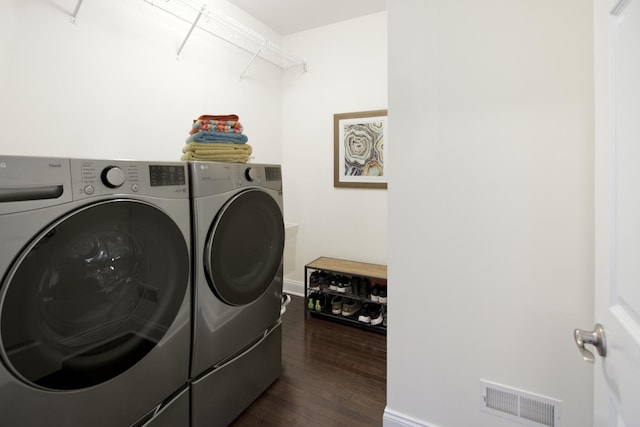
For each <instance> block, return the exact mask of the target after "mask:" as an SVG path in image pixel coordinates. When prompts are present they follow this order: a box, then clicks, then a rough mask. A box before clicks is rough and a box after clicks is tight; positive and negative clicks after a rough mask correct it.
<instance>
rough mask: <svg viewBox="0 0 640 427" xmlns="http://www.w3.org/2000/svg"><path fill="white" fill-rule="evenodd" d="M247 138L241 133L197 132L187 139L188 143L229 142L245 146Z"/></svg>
mask: <svg viewBox="0 0 640 427" xmlns="http://www.w3.org/2000/svg"><path fill="white" fill-rule="evenodd" d="M248 140H249V138H247V135H245V134H243V133H225V132H215V131H199V132H196V133H194V134H193V135H191V136H190V137H189V138H187V144H189V143H190V142H229V143H231V144H245V143H246V142H247V141H248Z"/></svg>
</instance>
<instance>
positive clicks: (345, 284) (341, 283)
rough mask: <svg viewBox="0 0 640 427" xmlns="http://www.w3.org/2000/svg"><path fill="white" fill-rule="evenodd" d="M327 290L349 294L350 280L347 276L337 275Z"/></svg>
mask: <svg viewBox="0 0 640 427" xmlns="http://www.w3.org/2000/svg"><path fill="white" fill-rule="evenodd" d="M329 289H331V290H332V291H336V292H339V293H341V294H345V293H350V292H351V280H350V279H349V278H348V277H347V276H342V275H337V276H333V279H332V280H331V284H330V285H329Z"/></svg>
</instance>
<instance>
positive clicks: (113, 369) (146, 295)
mask: <svg viewBox="0 0 640 427" xmlns="http://www.w3.org/2000/svg"><path fill="white" fill-rule="evenodd" d="M190 233H191V228H190V206H189V197H188V171H187V168H186V164H184V163H177V162H137V161H136V162H134V161H116V160H109V161H107V160H81V159H63V158H43V157H18V156H0V279H1V281H0V360H1V362H2V363H1V364H0V425H3V426H105V427H113V426H131V425H139V426H142V425H150V426H151V425H153V426H188V425H189V392H188V375H189V372H188V369H189V363H190V360H189V358H190V335H191V324H190V310H191V285H190V277H191V276H190V264H191V261H190V244H189V242H190V237H191V236H190Z"/></svg>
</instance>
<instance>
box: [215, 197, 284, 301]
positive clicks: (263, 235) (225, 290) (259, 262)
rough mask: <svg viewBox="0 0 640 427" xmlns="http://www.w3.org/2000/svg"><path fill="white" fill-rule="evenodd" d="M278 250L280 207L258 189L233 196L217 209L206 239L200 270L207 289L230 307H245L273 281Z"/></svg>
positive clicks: (281, 247)
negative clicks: (202, 264)
mask: <svg viewBox="0 0 640 427" xmlns="http://www.w3.org/2000/svg"><path fill="white" fill-rule="evenodd" d="M283 251H284V221H283V219H282V211H281V209H280V206H279V205H278V204H277V203H276V201H275V200H274V199H273V197H271V196H270V195H269V194H267V193H266V192H264V191H261V190H257V189H250V190H246V191H244V192H241V193H238V194H236V195H235V196H234V197H233V198H232V199H231V200H229V201H228V202H227V203H226V205H225V206H224V207H223V208H222V209H221V210H220V212H219V213H218V215H217V216H216V218H215V219H214V221H213V224H212V225H211V229H210V230H209V234H208V236H207V243H206V246H205V254H204V258H205V259H204V267H205V274H206V276H207V280H208V282H209V286H210V287H211V289H212V291H213V292H214V293H215V294H216V296H217V297H218V298H220V299H221V300H222V301H224V302H225V303H227V304H229V305H233V306H238V305H245V304H249V303H251V302H253V301H255V300H256V299H258V298H259V297H260V296H261V295H262V294H263V293H264V292H265V291H266V290H267V288H268V287H269V285H270V284H271V282H272V281H273V279H274V277H275V275H276V273H277V272H278V270H279V268H280V265H281V263H282V253H283Z"/></svg>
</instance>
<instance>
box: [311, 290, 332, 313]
mask: <svg viewBox="0 0 640 427" xmlns="http://www.w3.org/2000/svg"><path fill="white" fill-rule="evenodd" d="M326 301H327V297H326V295H325V294H323V293H322V292H311V294H310V295H309V299H308V301H307V308H308V309H309V311H318V312H322V311H324V309H325V305H326Z"/></svg>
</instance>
